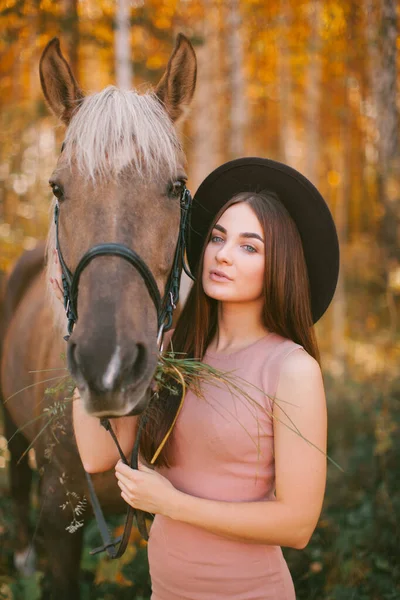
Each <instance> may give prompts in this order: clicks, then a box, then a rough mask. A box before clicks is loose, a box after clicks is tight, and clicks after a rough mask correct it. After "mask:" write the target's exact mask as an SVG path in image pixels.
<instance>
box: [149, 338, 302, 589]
mask: <svg viewBox="0 0 400 600" xmlns="http://www.w3.org/2000/svg"><path fill="white" fill-rule="evenodd" d="M298 349H301V350H303V351H304V349H303V348H302V346H300V345H298V344H295V343H294V342H292V341H291V340H288V339H286V338H283V337H281V336H279V335H277V334H274V333H271V334H269V335H267V336H266V337H264V338H262V339H261V340H258V341H257V342H255V343H254V344H252V345H251V346H249V347H247V348H244V349H242V350H239V351H237V352H233V353H231V354H225V355H217V354H212V353H210V352H207V353H206V354H205V356H204V359H203V361H204V362H206V363H208V364H210V365H212V366H213V367H215V368H217V369H219V370H221V371H229V372H234V374H235V375H237V376H238V377H241V378H243V379H245V380H246V381H247V382H249V385H247V386H244V384H243V383H242V382H241V383H240V384H239V385H240V386H241V387H242V389H245V390H246V392H247V393H248V394H249V395H250V396H251V397H252V398H253V399H254V400H255V401H256V402H257V403H258V405H254V404H251V403H250V402H249V401H248V400H246V399H244V398H243V397H240V396H235V395H234V394H232V393H231V392H230V391H229V390H228V389H227V388H226V387H225V386H224V385H221V386H218V387H217V386H215V385H210V384H207V385H204V386H203V388H202V389H203V393H204V397H203V398H198V397H197V396H196V395H195V394H194V393H193V392H192V391H190V390H189V391H188V392H187V395H186V398H185V402H184V405H183V408H182V411H181V413H180V415H179V417H178V419H177V422H176V425H175V429H174V432H173V435H174V437H173V454H174V458H175V463H174V465H173V466H172V467H171V468H169V469H165V468H163V469H159V470H160V472H161V473H162V474H163V475H164V476H165V477H167V478H168V479H169V480H170V481H171V483H172V484H173V485H174V486H175V487H176V488H177V489H179V490H181V491H183V492H185V493H187V494H191V495H193V496H197V497H200V498H208V499H210V500H223V501H230V502H256V501H260V500H263V501H266V502H273V501H274V500H275V495H274V489H275V468H274V456H273V424H272V418H271V416H270V415H271V412H272V407H273V403H272V401H271V399H270V398H269V397H268V396H271V397H274V396H275V393H276V388H277V384H278V378H279V373H280V368H281V365H282V362H283V361H284V359H285V358H286V356H288V354H290V353H291V352H293V351H295V350H298ZM251 384H252V385H251ZM252 386H255V387H252ZM256 388H258V390H257V389H256ZM259 390H263V392H264V393H262V392H261V391H259ZM266 394H268V396H266ZM260 405H261V406H262V407H264V408H263V409H261V408H260ZM148 556H149V566H150V575H151V580H152V596H151V598H152V600H228V599H229V600H295V598H296V596H295V590H294V586H293V581H292V578H291V575H290V572H289V569H288V567H287V564H286V561H285V559H284V557H283V555H282V550H281V548H280V546H269V545H260V544H251V543H247V542H238V541H235V540H230V539H228V538H224V537H221V536H219V535H215V534H213V533H210V532H208V531H205V530H203V529H201V528H199V527H195V526H193V525H188V524H186V523H183V522H179V521H175V520H172V519H169V518H167V517H163V516H162V515H156V517H155V519H154V522H153V525H152V527H151V532H150V539H149V544H148Z"/></svg>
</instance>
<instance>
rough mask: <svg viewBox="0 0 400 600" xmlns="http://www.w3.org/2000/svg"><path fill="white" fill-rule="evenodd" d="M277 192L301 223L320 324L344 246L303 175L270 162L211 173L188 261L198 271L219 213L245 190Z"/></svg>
mask: <svg viewBox="0 0 400 600" xmlns="http://www.w3.org/2000/svg"><path fill="white" fill-rule="evenodd" d="M267 190H268V191H273V192H275V193H276V194H277V195H278V197H279V199H280V201H281V202H282V203H283V204H284V205H285V207H286V209H287V210H288V212H289V214H290V215H291V217H292V219H293V220H294V222H295V223H296V225H297V228H298V230H299V233H300V237H301V240H302V244H303V250H304V256H305V260H306V264H307V270H308V276H309V281H310V288H311V310H312V316H313V321H314V323H316V322H317V321H318V320H319V319H320V318H321V316H322V315H323V314H324V312H325V311H326V309H327V308H328V306H329V304H330V302H331V300H332V298H333V295H334V292H335V289H336V285H337V281H338V276H339V242H338V237H337V232H336V227H335V223H334V221H333V218H332V215H331V213H330V210H329V208H328V205H327V204H326V202H325V200H324V199H323V197H322V196H321V194H320V193H319V192H318V190H317V189H316V188H315V186H314V185H313V184H312V183H311V182H310V181H309V180H308V179H306V178H305V177H304V176H303V175H302V174H301V173H299V172H298V171H296V170H295V169H293V168H292V167H289V166H287V165H285V164H283V163H279V162H276V161H273V160H270V159H266V158H258V157H246V158H239V159H236V160H232V161H230V162H227V163H225V164H223V165H221V166H220V167H218V168H217V169H215V171H213V172H212V173H210V175H208V177H206V179H205V180H204V181H203V182H202V184H201V185H200V186H199V188H198V190H197V192H196V194H195V195H194V197H193V206H192V210H191V223H190V232H189V239H188V247H187V257H188V262H189V266H190V269H191V271H192V273H195V272H196V269H197V266H198V262H199V259H200V255H201V251H202V248H203V245H204V243H205V236H206V235H207V233H208V231H209V229H210V227H211V225H212V223H213V220H214V218H215V216H216V214H217V213H218V212H219V211H220V210H221V208H222V207H223V206H224V204H226V202H228V200H230V199H231V198H232V197H233V196H235V195H236V194H239V193H240V192H262V191H267Z"/></svg>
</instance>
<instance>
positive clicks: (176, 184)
mask: <svg viewBox="0 0 400 600" xmlns="http://www.w3.org/2000/svg"><path fill="white" fill-rule="evenodd" d="M184 187H185V182H184V181H183V180H182V179H177V180H176V181H171V182H170V183H169V185H168V190H167V193H168V196H169V197H170V198H179V197H180V196H181V195H182V192H183V189H184Z"/></svg>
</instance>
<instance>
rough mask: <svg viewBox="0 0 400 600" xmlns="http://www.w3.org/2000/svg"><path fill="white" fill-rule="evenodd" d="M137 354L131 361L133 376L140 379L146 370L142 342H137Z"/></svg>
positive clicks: (145, 352) (144, 351) (145, 354)
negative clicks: (132, 361)
mask: <svg viewBox="0 0 400 600" xmlns="http://www.w3.org/2000/svg"><path fill="white" fill-rule="evenodd" d="M136 349H137V354H136V358H135V361H134V363H133V376H134V378H135V379H140V378H141V377H142V375H143V374H144V372H145V371H146V363H147V350H146V347H145V346H144V345H143V344H137V346H136Z"/></svg>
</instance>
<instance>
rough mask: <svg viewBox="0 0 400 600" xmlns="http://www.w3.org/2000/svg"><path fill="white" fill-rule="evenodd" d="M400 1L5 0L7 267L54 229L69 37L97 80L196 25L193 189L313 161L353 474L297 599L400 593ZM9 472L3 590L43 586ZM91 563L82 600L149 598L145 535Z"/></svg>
mask: <svg viewBox="0 0 400 600" xmlns="http://www.w3.org/2000/svg"><path fill="white" fill-rule="evenodd" d="M398 13H399V7H398V2H396V0H357V1H356V0H308V1H307V0H297V1H296V0H268V1H266V0H142V1H140V0H136V1H130V2H129V0H118V1H113V0H58V1H52V0H0V31H1V36H0V74H1V77H0V127H1V146H0V277H1V278H2V279H3V280H4V278H5V277H6V273H7V272H8V271H9V269H10V267H11V266H12V264H13V262H14V261H15V259H16V258H17V257H18V256H19V255H20V254H21V253H22V252H23V251H24V250H25V249H31V248H33V247H34V246H35V244H36V242H37V240H39V239H42V238H44V237H45V236H46V232H47V228H48V223H49V218H50V217H49V212H48V207H49V200H50V191H49V187H48V183H47V182H48V178H49V176H50V174H51V171H52V169H53V168H54V165H55V164H56V160H57V156H58V153H59V151H60V147H61V143H62V139H63V128H62V126H61V125H60V124H58V123H57V122H56V120H55V118H54V117H52V116H51V115H50V113H49V111H48V109H47V108H46V106H45V103H44V100H43V96H42V93H41V89H40V83H39V75H38V64H39V58H40V55H41V52H42V50H43V48H44V46H45V45H46V43H47V42H48V41H49V40H50V39H51V38H52V37H54V36H58V37H60V40H61V47H62V50H63V52H64V54H65V55H66V56H67V57H68V58H69V61H70V64H71V65H72V68H73V71H74V74H75V76H76V78H77V79H78V81H79V82H80V85H81V86H82V88H83V89H84V91H85V92H86V93H90V92H94V91H98V90H100V89H102V88H103V87H105V86H107V85H110V84H115V85H118V86H121V87H135V88H139V89H140V88H142V89H146V86H147V85H148V84H149V83H150V84H156V83H157V81H158V80H159V79H160V77H161V75H162V73H163V69H164V67H165V65H166V62H167V60H168V57H169V54H170V52H171V49H172V46H173V43H174V39H175V37H176V35H177V34H178V33H179V32H183V33H185V34H186V35H187V36H188V37H189V38H190V39H191V41H192V43H193V45H194V46H195V50H196V53H197V57H198V83H197V90H196V94H195V100H194V103H193V108H192V110H191V112H190V114H189V117H188V118H187V120H186V122H185V123H184V124H183V126H182V128H181V129H182V131H181V133H182V138H183V141H184V146H185V149H186V152H187V157H188V173H189V188H190V189H191V190H192V192H195V190H196V188H197V186H198V185H199V183H200V182H201V180H202V179H203V178H204V177H205V176H206V175H207V174H208V173H209V172H210V171H211V170H212V169H213V168H215V167H216V166H218V165H219V164H221V163H222V162H224V161H225V160H229V159H231V158H235V157H238V156H243V155H248V156H252V155H259V156H266V157H270V158H273V159H276V160H281V161H283V162H286V163H288V164H290V165H292V166H293V167H295V168H297V169H299V170H300V171H302V172H303V173H304V174H305V175H306V176H307V177H309V178H310V179H311V181H312V182H313V183H314V184H315V185H316V186H317V187H318V188H319V190H320V191H321V192H322V194H323V195H324V197H325V198H326V200H327V202H328V204H329V206H330V209H331V211H332V214H333V217H334V219H335V222H336V225H337V228H338V233H339V238H340V245H341V274H340V280H339V285H338V288H337V292H336V295H335V299H334V301H333V303H332V305H331V307H330V309H329V310H328V312H327V313H326V314H325V315H324V317H323V318H322V319H321V321H320V323H318V325H317V334H318V339H319V343H320V347H321V352H322V366H323V371H324V376H325V381H326V389H327V398H328V404H329V449H328V452H329V455H330V456H332V457H333V458H334V460H335V461H337V462H338V463H339V464H340V465H341V466H342V467H343V469H344V472H340V471H339V470H338V469H337V468H336V467H334V466H333V465H330V466H329V478H328V487H327V493H326V500H325V504H324V509H323V513H322V515H321V519H320V522H319V525H318V527H317V530H316V532H315V534H314V536H313V539H312V540H311V542H310V544H309V545H308V547H307V548H306V549H305V550H303V551H301V552H298V551H294V550H293V551H292V550H285V556H286V558H287V560H288V562H289V566H290V569H291V572H292V575H293V578H294V582H295V586H296V591H297V596H298V599H299V600H312V599H315V600H322V599H326V600H350V599H351V600H395V599H398V598H400V566H399V561H398V552H399V547H400V535H399V522H400V519H399V517H400V483H399V478H398V476H396V470H398V465H399V460H400V441H399V440H400V435H399V434H400V431H399V425H400V406H399V395H400V381H399V375H398V371H399V359H400V345H399V304H400V244H399V240H400V146H399V91H398V84H397V80H398V72H399V61H398V49H399V48H400V37H399V30H398V27H399V14H398ZM0 441H1V448H2V450H1V452H2V454H1V455H0V472H1V473H5V472H6V466H7V451H6V449H5V445H6V444H5V440H4V438H0ZM0 482H1V487H2V493H3V497H2V500H1V502H0V542H2V544H0V545H1V546H2V550H0V557H1V558H0V597H5V598H21V599H22V598H29V599H30V600H31V599H32V598H33V599H34V598H35V597H36V594H38V583H39V581H40V573H38V576H37V577H36V578H33V579H30V580H26V581H23V580H20V579H18V580H17V579H15V574H14V573H13V572H12V569H11V566H10V565H11V551H12V527H11V528H10V527H9V526H6V525H5V523H6V521H7V522H8V519H9V516H8V515H9V505H8V497H7V483H6V479H5V477H2V478H1V479H0ZM8 525H9V523H8ZM93 532H94V529H91V527H89V529H88V533H87V536H88V537H90V536H93V535H95V533H93ZM85 555H86V556H87V552H85ZM85 560H86V562H85V564H84V569H83V582H82V586H83V588H82V589H83V590H84V594H85V596H84V597H85V598H99V599H100V598H104V599H105V598H128V597H129V598H130V599H131V598H134V597H136V598H148V580H147V577H148V575H147V567H146V556H145V547H141V546H140V544H139V542H137V543H136V542H135V543H133V544H132V547H131V553H130V555H129V557H128V559H124V561H123V563H122V562H121V563H118V565H112V566H111V565H110V564H109V563H108V561H107V559H105V558H102V559H96V560H95V559H90V560H89V559H88V558H86V559H85ZM146 590H147V591H146ZM146 594H147V595H146Z"/></svg>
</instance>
